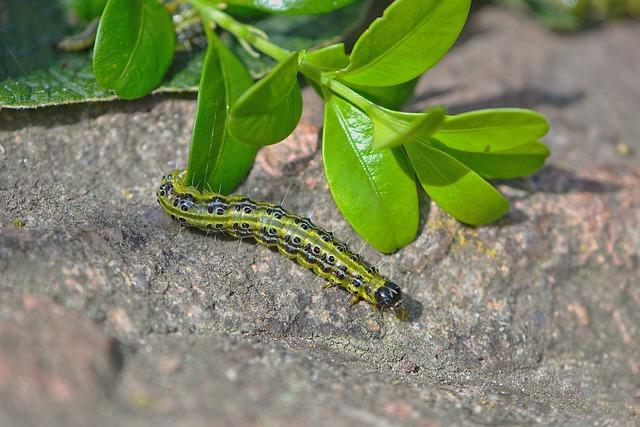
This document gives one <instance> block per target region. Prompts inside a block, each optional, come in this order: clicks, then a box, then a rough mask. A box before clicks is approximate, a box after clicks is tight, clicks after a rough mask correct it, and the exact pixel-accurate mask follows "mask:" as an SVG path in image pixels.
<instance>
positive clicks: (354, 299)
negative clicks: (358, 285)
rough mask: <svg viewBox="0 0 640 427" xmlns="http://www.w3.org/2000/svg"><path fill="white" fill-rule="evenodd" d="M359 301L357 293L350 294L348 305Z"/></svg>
mask: <svg viewBox="0 0 640 427" xmlns="http://www.w3.org/2000/svg"><path fill="white" fill-rule="evenodd" d="M359 302H360V296H358V295H352V296H351V298H349V305H350V306H352V307H353V306H354V305H356V304H357V303H359Z"/></svg>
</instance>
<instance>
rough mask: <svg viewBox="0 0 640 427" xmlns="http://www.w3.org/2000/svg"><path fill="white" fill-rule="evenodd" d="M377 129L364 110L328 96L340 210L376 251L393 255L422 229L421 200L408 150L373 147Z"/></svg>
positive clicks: (329, 167) (328, 140)
mask: <svg viewBox="0 0 640 427" xmlns="http://www.w3.org/2000/svg"><path fill="white" fill-rule="evenodd" d="M372 139H373V124H372V123H371V120H370V119H369V118H368V117H367V116H366V115H365V114H364V113H363V112H362V111H360V110H359V109H358V108H356V107H355V106H353V105H352V104H350V103H348V102H347V101H345V100H343V99H342V98H339V97H337V96H333V95H329V94H327V102H326V104H325V116H324V133H323V143H322V150H323V159H324V170H325V174H326V176H327V182H328V183H329V188H330V189H331V194H332V195H333V198H334V200H335V202H336V205H337V206H338V208H339V209H340V211H341V212H342V214H343V215H344V216H345V218H346V219H347V220H348V221H349V223H350V224H351V225H352V226H353V228H354V229H355V230H356V231H357V232H358V233H359V234H360V235H361V236H362V237H363V238H364V239H365V240H366V241H367V242H369V244H370V245H371V246H373V247H374V248H376V249H377V250H379V251H380V252H385V253H390V252H393V251H395V250H397V249H399V248H401V247H403V246H405V245H407V244H409V243H410V242H411V241H412V240H413V239H414V237H415V235H416V232H417V230H418V195H417V191H416V183H415V178H414V175H413V172H412V171H411V167H410V165H409V162H408V160H407V158H406V155H405V153H404V152H403V151H402V149H394V150H383V151H376V150H373V148H372V147H371V144H372Z"/></svg>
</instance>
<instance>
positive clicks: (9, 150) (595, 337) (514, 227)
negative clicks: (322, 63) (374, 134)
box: [0, 7, 640, 426]
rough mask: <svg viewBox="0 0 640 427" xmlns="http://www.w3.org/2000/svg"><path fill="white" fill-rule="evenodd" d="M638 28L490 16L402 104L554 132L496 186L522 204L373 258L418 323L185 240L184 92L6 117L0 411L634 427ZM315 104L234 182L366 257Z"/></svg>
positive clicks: (637, 397) (130, 417) (431, 227)
mask: <svg viewBox="0 0 640 427" xmlns="http://www.w3.org/2000/svg"><path fill="white" fill-rule="evenodd" d="M639 36H640V27H638V25H637V24H634V23H627V22H622V23H618V24H615V25H612V26H608V27H605V28H602V29H598V30H595V31H591V32H588V33H581V34H579V35H577V36H571V37H560V36H557V35H554V34H550V33H547V32H545V31H544V29H543V28H542V27H540V26H538V25H537V24H536V23H534V22H532V21H529V20H527V19H526V18H524V17H522V16H520V15H517V14H511V13H509V12H505V11H501V10H499V9H495V8H492V7H485V8H483V9H481V10H479V11H478V13H477V14H476V15H474V16H473V18H472V21H471V23H470V25H469V27H468V29H467V31H466V33H465V35H464V36H463V38H462V39H461V41H460V43H459V44H458V45H457V47H456V48H455V49H454V51H453V52H452V53H451V55H449V56H448V57H446V58H445V60H444V61H443V62H442V64H441V65H439V66H438V67H436V68H435V69H434V70H432V72H430V73H429V74H428V75H427V76H426V77H425V78H424V79H423V81H422V83H421V85H420V89H419V92H418V95H417V97H416V98H415V100H414V101H413V103H412V104H411V105H410V106H409V107H410V108H411V109H413V110H420V109H423V108H425V107H426V106H428V105H433V104H441V103H442V104H445V105H449V106H450V108H451V111H454V112H460V111H465V110H468V109H471V108H484V107H495V106H514V107H529V108H536V109H539V110H541V111H543V112H544V113H545V114H547V115H548V116H549V118H550V120H551V123H552V131H551V133H550V135H549V137H548V138H547V139H546V142H547V143H548V144H549V145H550V147H551V149H552V152H553V154H552V156H551V158H550V161H549V163H548V165H547V167H545V169H544V170H542V171H541V172H540V173H538V174H537V175H535V176H532V177H529V178H526V179H522V180H513V181H510V182H504V183H499V188H500V189H501V190H502V191H503V192H504V193H505V195H507V197H508V198H509V199H510V201H511V202H512V205H513V209H512V211H511V212H510V214H509V215H507V216H506V217H505V218H504V219H503V220H501V221H500V222H499V223H498V224H495V225H492V226H488V227H481V228H468V227H464V226H462V225H460V224H459V223H457V222H456V221H454V220H452V219H451V218H450V217H448V216H447V215H445V214H444V213H442V211H440V210H439V209H438V208H437V206H435V205H434V204H431V206H430V209H427V207H428V205H429V202H428V200H426V198H424V199H423V207H424V209H423V211H422V214H423V216H422V221H423V224H424V226H423V228H422V229H421V231H420V234H419V235H418V236H417V238H416V241H415V242H414V243H412V244H411V245H410V246H408V247H407V248H405V249H403V250H401V251H400V252H398V253H397V254H394V255H392V256H382V255H380V254H377V253H376V252H375V251H374V250H372V249H368V248H366V249H365V251H364V256H365V257H366V258H368V259H370V260H371V261H372V262H374V263H379V262H380V263H381V270H383V272H385V273H388V274H389V275H391V276H392V277H394V278H395V281H397V282H398V283H401V284H402V285H403V287H404V289H405V290H406V292H407V293H408V294H409V295H410V297H411V310H412V317H413V321H412V322H410V323H399V322H396V321H395V320H394V319H392V318H388V317H385V318H381V317H380V316H379V315H377V314H375V313H372V312H371V310H370V309H369V307H367V306H365V305H358V306H356V307H354V308H351V309H350V308H349V307H348V304H347V299H348V296H347V295H346V294H345V293H343V292H341V291H340V290H339V289H329V290H322V289H320V285H321V283H320V281H319V280H316V279H315V278H314V276H313V275H312V274H310V273H309V272H308V271H306V270H304V269H302V268H300V267H298V266H296V265H295V264H293V263H291V262H289V261H288V260H286V259H283V258H282V257H281V256H279V255H278V254H276V253H273V252H270V251H268V250H264V249H263V248H261V247H256V246H252V245H250V244H247V243H238V242H233V241H220V240H214V239H212V238H208V237H206V236H205V235H203V234H198V233H193V232H190V231H188V230H180V228H179V227H177V226H176V225H175V224H173V223H170V222H169V221H168V219H167V218H166V217H165V215H164V214H163V213H162V212H159V211H158V210H157V208H156V206H155V198H154V196H153V189H154V188H155V186H156V185H157V183H158V182H159V178H160V175H161V171H168V170H171V169H173V168H174V167H175V165H176V162H177V163H178V165H181V166H182V165H184V164H185V159H186V155H187V144H188V141H189V132H190V129H191V120H192V117H193V113H194V108H195V105H194V102H193V100H189V99H174V98H170V97H150V98H147V99H144V100H141V101H137V102H118V103H111V104H97V105H79V106H72V107H64V108H63V107H60V108H47V109H42V110H36V111H8V110H4V111H0V146H1V147H2V149H0V159H1V161H2V165H3V168H2V169H1V170H0V224H1V225H2V228H0V287H1V288H2V289H3V290H5V291H6V292H5V294H4V295H3V297H2V298H3V300H2V309H1V313H3V314H2V317H1V318H0V322H1V323H2V325H4V326H3V329H2V333H0V340H2V344H3V345H2V349H1V350H0V355H2V357H0V361H2V363H11V364H12V365H11V368H10V369H9V372H10V375H9V376H7V375H5V374H3V375H2V376H0V378H2V384H3V385H2V404H1V405H2V408H3V411H4V413H3V415H4V416H5V417H8V418H7V419H9V420H11V424H18V423H20V422H22V423H23V424H25V425H28V423H32V424H37V423H38V422H39V421H42V418H39V417H40V416H43V415H42V414H47V413H51V414H53V418H52V421H51V422H49V425H73V424H76V425H79V424H83V421H86V420H87V419H89V418H88V417H91V418H90V420H91V424H92V425H114V424H116V425H133V426H137V425H190V426H193V425H196V426H197V425H203V426H204V425H246V424H249V425H254V424H271V425H286V424H294V425H309V424H316V425H326V424H331V425H352V426H360V425H362V426H365V425H366V426H370V425H415V426H439V425H442V426H444V425H478V424H533V423H542V424H550V425H593V424H613V425H634V424H637V423H638V417H639V416H640V409H639V408H640V402H639V401H640V389H639V382H638V375H639V373H640V364H639V362H638V357H637V355H638V354H640V339H639V338H640V337H639V336H638V335H639V333H640V317H639V315H638V313H640V310H638V305H639V304H640V288H639V286H638V284H639V283H640V257H639V254H640V168H639V167H638V159H637V156H638V154H637V153H638V152H640V122H638V120H637V119H635V116H636V115H637V110H638V107H639V104H638V99H640V86H638V85H637V70H638V69H640V55H639V54H638V53H640V52H638V44H637V43H636V40H638V37H639ZM305 101H306V102H307V104H306V105H307V107H308V110H307V114H306V116H305V118H304V121H303V123H302V124H301V126H300V127H299V129H298V130H297V132H296V134H295V135H294V136H293V137H292V141H302V142H304V144H303V146H302V147H296V146H283V148H279V149H278V150H282V151H278V150H275V151H274V152H272V153H268V152H265V153H263V154H262V157H261V159H262V160H261V161H260V162H258V164H257V165H256V167H255V168H254V169H253V171H252V172H251V175H250V176H249V178H248V180H247V182H246V183H245V184H244V185H243V186H242V187H241V188H240V189H239V192H242V193H245V194H247V193H249V194H251V196H252V197H254V198H256V199H258V200H267V201H273V202H278V201H280V200H281V199H282V198H283V197H284V196H285V194H288V195H287V198H286V201H285V205H286V207H287V208H288V209H290V210H292V211H294V212H298V213H301V214H310V213H311V212H313V217H314V221H316V222H317V223H319V224H322V225H324V226H326V227H327V228H336V229H337V230H336V234H337V236H338V237H339V238H341V239H343V240H347V239H351V243H350V244H351V246H353V247H355V248H358V247H360V246H361V245H362V240H361V239H360V238H358V237H357V236H355V235H354V233H353V232H352V231H351V230H350V228H349V227H348V225H346V223H345V221H344V219H342V217H341V216H340V214H339V212H338V211H337V209H336V208H335V205H334V204H333V201H332V199H331V196H330V194H329V192H328V190H327V187H326V184H325V181H324V178H323V175H322V159H321V154H320V152H319V150H318V149H317V142H314V141H315V140H314V138H316V137H317V135H318V130H319V125H320V123H321V121H320V117H319V114H320V112H321V111H322V109H321V106H320V103H319V100H318V98H317V97H316V96H315V95H314V94H313V93H312V91H310V90H307V91H306V93H305ZM309 111H311V112H312V113H309ZM621 143H622V144H624V145H625V146H627V147H629V150H625V155H621V154H620V150H619V144H621ZM293 145H295V144H293ZM285 148H286V149H285ZM289 163H292V164H293V166H294V167H293V168H290V166H287V165H288V164H289ZM159 169H160V170H161V171H160V170H159ZM15 220H20V221H23V222H24V224H25V225H24V226H22V227H16V226H15V225H14V221H15ZM27 300H34V301H37V302H38V303H37V307H41V308H38V309H28V308H27V307H26V305H25V304H26V303H25V301H27ZM52 301H56V303H53V302H52ZM58 304H60V305H58ZM19 319H23V320H19ZM87 319H90V320H91V321H92V322H93V325H92V324H91V322H90V321H89V320H87ZM20 322H22V323H20ZM7 340H8V341H7ZM8 343H10V344H8ZM114 343H122V344H121V345H116V344H114ZM114 346H115V347H114ZM113 348H120V349H122V348H126V349H131V350H130V351H129V350H127V351H120V352H119V353H118V354H120V355H121V356H118V357H116V358H114V356H113V354H112V351H113V350H112V349H113ZM24 349H29V354H31V355H32V357H34V359H33V360H35V361H31V359H29V358H28V357H26V356H25V357H24V358H20V357H19V355H20V354H24V353H26V350H24ZM88 350H90V351H88ZM36 357H37V359H35V358H36ZM119 357H122V361H121V362H117V361H118V360H119ZM7 360H8V361H9V362H6V361H7ZM36 361H37V362H38V363H36ZM2 366H4V365H2ZM14 366H15V367H14ZM89 366H91V367H96V368H95V369H94V368H89ZM20 369H22V371H20ZM3 372H6V370H5V371H3ZM14 372H23V374H21V378H22V377H23V378H34V376H37V378H44V379H45V380H46V381H48V382H44V383H43V384H45V385H46V387H45V386H42V387H34V386H31V385H29V384H31V383H29V382H26V381H25V382H19V381H18V380H17V379H16V375H15V374H14ZM54 379H55V381H58V382H60V384H62V385H63V386H64V387H63V388H61V390H63V391H64V392H61V391H58V389H57V388H55V387H53V386H52V385H51V384H53V383H52V381H54ZM43 381H44V380H43ZM7 384H8V385H7ZM12 384H13V385H14V387H13V388H12V387H11V385H12ZM20 384H24V385H23V386H20ZM21 387H23V388H21ZM61 396H62V397H65V396H72V397H73V398H70V400H69V401H66V403H65V404H64V405H62V404H61V403H59V402H60V400H59V399H60V398H61ZM57 399H58V400H57ZM25 401H28V402H29V410H30V411H32V412H33V414H35V415H33V417H32V418H29V416H28V415H25V412H24V410H25V406H24V405H25V403H24V402H25ZM61 405H62V406H64V408H63V407H62V406H61ZM0 424H2V423H0ZM5 424H7V423H5Z"/></svg>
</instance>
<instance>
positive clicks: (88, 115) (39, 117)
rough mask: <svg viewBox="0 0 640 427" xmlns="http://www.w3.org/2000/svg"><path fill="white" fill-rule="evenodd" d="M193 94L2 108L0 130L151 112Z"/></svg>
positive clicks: (192, 97)
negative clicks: (168, 102)
mask: <svg viewBox="0 0 640 427" xmlns="http://www.w3.org/2000/svg"><path fill="white" fill-rule="evenodd" d="M195 98H196V94H194V93H172V94H152V95H149V96H147V97H145V98H143V99H139V100H135V101H123V100H111V101H104V102H94V103H78V104H70V105H52V106H47V107H43V108H38V109H4V110H2V111H0V130H3V131H10V130H20V129H23V128H27V127H45V128H50V127H54V126H61V125H72V124H75V123H79V122H81V121H83V120H92V119H95V118H97V117H100V116H102V115H105V114H112V113H117V112H118V113H127V114H134V113H140V112H143V113H144V112H150V111H151V110H153V109H154V108H155V107H156V106H157V105H159V104H161V103H162V102H165V101H166V100H167V99H186V100H195Z"/></svg>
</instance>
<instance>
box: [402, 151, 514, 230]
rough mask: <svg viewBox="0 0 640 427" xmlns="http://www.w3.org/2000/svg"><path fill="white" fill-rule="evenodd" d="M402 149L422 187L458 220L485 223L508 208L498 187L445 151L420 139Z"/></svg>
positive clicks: (477, 223)
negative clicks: (407, 156)
mask: <svg viewBox="0 0 640 427" xmlns="http://www.w3.org/2000/svg"><path fill="white" fill-rule="evenodd" d="M405 150H406V151H407V154H408V155H409V160H410V161H411V165H412V166H413V169H414V171H415V172H416V175H417V176H418V180H419V181H420V183H421V184H422V188H424V190H425V191H426V192H427V194H429V197H431V198H432V199H433V200H434V201H435V202H436V203H437V204H438V205H439V206H440V207H441V208H442V210H444V211H445V212H447V213H449V214H450V215H452V216H453V217H454V218H456V219H457V220H458V221H461V222H464V223H466V224H471V225H482V224H488V223H491V222H493V221H495V220H497V219H498V218H500V217H501V216H502V215H504V214H505V213H506V212H507V211H508V210H509V202H507V200H506V199H505V198H504V197H503V196H502V194H500V193H499V192H498V190H496V189H495V188H493V186H492V185H491V184H489V183H488V182H487V181H485V180H484V179H483V178H482V177H481V176H480V175H478V174H477V173H475V172H474V171H473V170H471V169H469V168H468V167H467V166H465V165H464V164H463V163H461V162H459V161H458V160H456V159H455V158H453V157H452V156H450V155H449V154H447V153H445V152H443V151H440V150H438V149H437V148H435V147H434V146H432V145H430V144H427V143H423V142H419V143H414V144H408V145H406V146H405Z"/></svg>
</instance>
